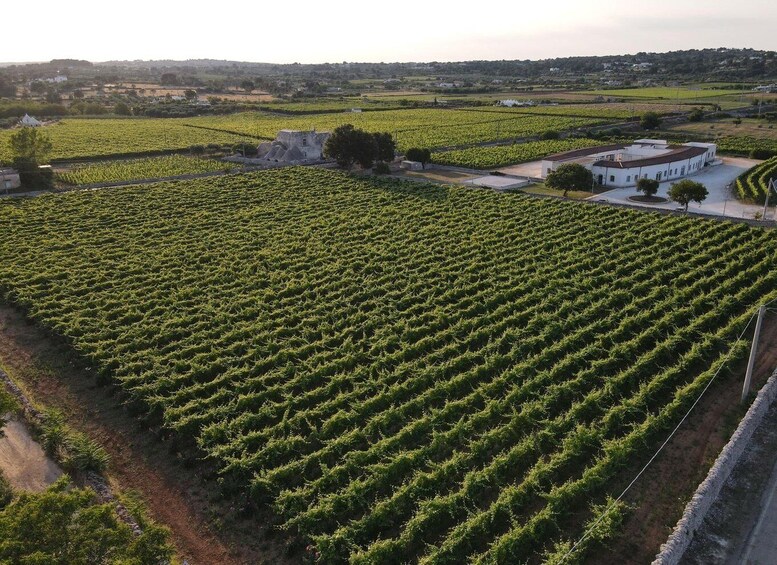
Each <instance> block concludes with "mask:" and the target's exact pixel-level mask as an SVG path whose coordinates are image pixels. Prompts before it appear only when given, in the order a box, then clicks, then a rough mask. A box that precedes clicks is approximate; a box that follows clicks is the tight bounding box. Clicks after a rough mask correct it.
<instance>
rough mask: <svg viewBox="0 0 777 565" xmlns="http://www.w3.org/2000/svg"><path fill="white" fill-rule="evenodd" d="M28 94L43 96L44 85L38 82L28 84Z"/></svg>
mask: <svg viewBox="0 0 777 565" xmlns="http://www.w3.org/2000/svg"><path fill="white" fill-rule="evenodd" d="M30 92H32V93H33V94H43V93H44V92H46V85H45V84H44V83H42V82H41V81H39V80H36V81H34V82H32V83H30Z"/></svg>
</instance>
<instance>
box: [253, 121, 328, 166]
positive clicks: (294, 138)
mask: <svg viewBox="0 0 777 565" xmlns="http://www.w3.org/2000/svg"><path fill="white" fill-rule="evenodd" d="M329 135H330V134H329V133H328V132H320V133H319V132H316V131H315V130H314V131H300V130H291V129H282V130H281V131H279V132H278V136H277V137H276V138H275V140H274V141H266V142H264V143H262V144H261V145H259V148H258V150H257V158H259V159H262V160H265V161H273V162H278V163H296V162H301V161H318V160H320V159H322V158H323V155H324V144H325V143H326V140H327V139H329Z"/></svg>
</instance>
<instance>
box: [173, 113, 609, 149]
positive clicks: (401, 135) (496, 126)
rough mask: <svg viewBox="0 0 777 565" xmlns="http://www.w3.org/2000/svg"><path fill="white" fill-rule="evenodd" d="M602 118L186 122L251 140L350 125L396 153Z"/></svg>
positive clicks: (332, 117) (365, 116)
mask: <svg viewBox="0 0 777 565" xmlns="http://www.w3.org/2000/svg"><path fill="white" fill-rule="evenodd" d="M602 121H603V120H602V119H597V118H577V117H568V116H558V117H556V116H531V115H524V114H512V115H506V114H501V113H497V112H473V111H468V110H445V109H406V110H389V111H384V112H362V113H346V112H343V113H338V114H319V115H310V116H275V115H270V114H266V113H260V112H251V113H243V114H232V115H228V116H207V117H200V118H190V119H188V120H186V123H188V124H192V125H197V126H201V127H208V128H214V129H217V130H221V131H228V132H233V133H237V134H243V135H249V136H253V137H258V138H259V137H264V138H274V137H275V135H276V134H277V133H278V131H279V130H281V129H312V128H315V129H317V130H319V131H331V130H333V129H334V128H336V127H337V126H340V125H343V124H353V125H354V126H356V127H358V128H362V129H365V130H367V131H387V132H390V133H392V134H394V135H395V138H396V141H397V143H398V146H399V149H400V150H405V149H408V148H409V147H413V146H420V147H430V148H435V147H448V146H457V145H466V144H472V143H480V142H488V141H497V140H509V139H514V138H520V137H528V136H534V135H538V134H540V133H542V132H545V131H548V130H558V131H563V130H567V129H571V128H578V127H584V126H590V125H594V124H597V123H601V122H602Z"/></svg>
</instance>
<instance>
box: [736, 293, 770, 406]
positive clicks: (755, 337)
mask: <svg viewBox="0 0 777 565" xmlns="http://www.w3.org/2000/svg"><path fill="white" fill-rule="evenodd" d="M765 313H766V306H765V305H762V306H761V307H760V308H759V309H758V320H757V321H756V323H755V334H754V335H753V345H752V346H751V347H750V359H749V360H748V361H747V372H746V373H745V384H744V386H743V387H742V403H743V404H744V402H745V400H747V395H748V394H750V381H751V380H752V379H753V367H755V357H756V354H757V353H758V338H759V337H760V335H761V324H762V323H763V320H764V314H765Z"/></svg>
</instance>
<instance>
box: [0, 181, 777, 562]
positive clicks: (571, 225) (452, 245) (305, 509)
mask: <svg viewBox="0 0 777 565" xmlns="http://www.w3.org/2000/svg"><path fill="white" fill-rule="evenodd" d="M43 218H45V219H46V221H45V222H43V221H42V219H43ZM0 223H1V224H2V225H3V226H6V228H5V231H4V237H3V238H2V239H0V293H1V294H2V296H3V297H4V298H5V299H6V300H9V301H12V302H15V303H17V304H19V305H22V306H24V307H25V308H26V309H27V311H28V313H29V315H30V316H31V317H32V318H34V319H35V320H37V321H38V322H39V323H41V324H43V325H45V326H47V327H48V328H50V329H51V330H53V331H54V332H56V333H58V334H59V335H61V336H63V337H65V338H66V339H67V340H69V341H70V343H72V345H73V347H74V348H75V349H76V350H77V351H79V352H80V354H81V355H82V356H83V357H84V359H85V361H86V362H88V363H89V364H91V365H92V366H93V367H95V369H96V370H97V371H98V372H99V373H100V374H101V375H102V376H104V377H105V378H107V379H111V380H112V381H114V382H115V383H117V384H118V385H119V386H120V387H121V388H122V389H123V390H124V391H125V393H126V395H127V397H128V398H130V399H132V400H134V401H136V402H137V403H138V404H139V405H141V406H145V407H146V409H147V411H148V414H149V417H152V418H161V420H162V421H163V422H164V426H166V427H167V428H168V429H169V430H170V431H171V432H172V433H173V434H175V435H176V436H177V437H179V438H182V439H183V440H185V439H186V438H193V440H194V441H196V444H197V446H198V447H199V449H200V450H201V451H202V453H203V454H206V455H207V457H209V458H210V459H211V460H212V461H214V462H215V463H216V464H217V465H218V467H219V468H220V473H221V476H222V481H223V487H224V488H225V489H227V490H232V491H237V492H242V493H245V494H247V495H248V496H250V497H251V498H252V499H253V500H254V501H256V502H261V503H264V502H266V503H269V504H271V505H272V506H273V508H274V509H275V512H276V513H277V515H278V517H279V519H280V520H281V522H282V523H283V527H284V528H286V529H287V530H288V531H289V532H290V533H291V534H293V535H295V536H297V537H298V538H299V539H300V540H302V542H303V543H310V544H311V548H315V551H318V552H320V555H321V560H322V562H326V563H341V562H342V563H344V562H352V563H404V562H415V561H420V562H422V563H473V562H474V563H522V562H525V561H526V560H529V559H535V560H537V559H541V558H542V556H543V555H546V554H547V552H553V551H556V550H555V549H554V548H557V547H561V551H564V548H565V547H568V545H564V544H565V543H567V541H568V540H573V539H576V538H577V537H579V536H580V535H581V533H582V531H583V528H584V523H585V522H586V521H590V520H591V519H592V518H594V517H596V516H597V515H598V514H597V513H598V510H596V509H597V508H599V507H600V506H599V505H600V504H601V503H602V502H603V501H604V499H605V496H606V495H607V494H608V493H609V491H610V489H611V488H612V487H611V481H612V480H613V478H614V477H616V476H617V475H618V473H619V472H621V471H622V470H623V469H624V468H625V466H627V465H628V464H630V463H631V462H633V460H634V459H633V458H634V457H636V456H641V455H644V453H646V452H649V450H652V449H655V447H656V446H657V445H658V444H659V443H660V442H661V441H662V439H663V438H664V437H665V435H666V433H667V430H669V429H671V427H672V426H674V425H675V424H676V423H677V422H678V421H679V419H680V417H681V415H682V413H683V412H684V411H685V410H686V409H687V408H688V407H689V405H690V404H691V403H692V402H693V400H694V399H695V398H696V397H697V396H698V394H699V392H700V391H701V389H702V388H703V387H704V386H705V385H706V384H707V383H708V381H709V380H710V378H711V377H712V375H713V374H714V373H715V371H716V370H718V369H719V368H720V367H721V366H723V365H724V359H725V354H726V353H727V352H729V351H730V352H731V357H730V359H729V363H728V364H725V366H723V369H724V370H725V369H728V368H729V367H730V363H731V362H736V361H738V360H741V359H742V358H743V357H744V356H745V355H746V353H747V349H746V346H745V345H744V344H743V343H742V342H739V343H738V344H736V345H733V343H734V341H735V338H736V336H737V335H738V334H739V332H740V331H741V330H742V329H743V327H744V326H745V324H746V323H747V321H748V319H749V317H750V315H751V313H752V311H753V305H755V304H758V303H760V302H762V301H764V300H766V299H774V298H775V297H777V269H775V262H776V261H775V257H776V255H775V252H776V251H777V242H775V241H774V237H773V234H772V233H771V232H767V231H764V230H762V229H756V228H751V227H749V226H745V225H740V224H729V223H720V222H714V221H704V220H696V219H691V218H686V217H668V216H663V215H657V214H647V213H640V212H635V211H630V210H624V209H616V208H609V207H598V206H589V205H580V204H574V203H570V202H561V201H555V200H553V201H551V200H537V199H532V198H530V197H527V196H523V195H518V194H496V193H493V192H490V191H480V190H473V189H463V188H450V187H440V186H427V185H419V184H417V183H399V182H394V181H387V180H357V179H353V178H349V177H347V176H344V175H341V174H339V173H335V172H328V171H322V170H310V169H299V168H294V169H285V170H276V171H270V172H263V173H257V174H252V175H241V176H240V177H220V178H218V179H207V180H196V181H186V182H178V183H164V184H159V185H149V186H145V187H137V188H128V189H123V190H108V191H89V192H74V193H69V194H65V195H52V196H45V197H40V198H36V199H33V200H29V201H15V202H4V203H2V204H0ZM646 233H649V234H650V235H651V237H650V238H649V239H647V240H646V238H645V234H646ZM724 372H725V371H724ZM572 518H574V519H572ZM603 524H604V525H605V526H606V527H603V529H602V531H601V532H599V533H600V534H601V535H602V536H606V535H609V534H612V533H613V532H612V531H611V530H612V529H613V528H614V527H615V526H616V525H617V520H608V521H605V522H603ZM557 544H561V545H560V546H559V545H557ZM586 546H587V544H585V543H584V544H583V545H582V546H581V547H580V548H579V551H585V550H586Z"/></svg>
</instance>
